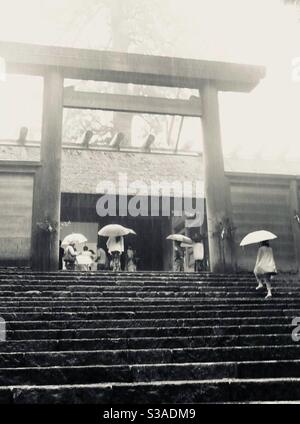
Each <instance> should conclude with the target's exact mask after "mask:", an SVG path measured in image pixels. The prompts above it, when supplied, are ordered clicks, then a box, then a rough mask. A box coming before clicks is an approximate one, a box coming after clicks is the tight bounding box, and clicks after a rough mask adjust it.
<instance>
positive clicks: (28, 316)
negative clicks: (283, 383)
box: [1, 312, 294, 328]
mask: <svg viewBox="0 0 300 424" xmlns="http://www.w3.org/2000/svg"><path fill="white" fill-rule="evenodd" d="M195 315H197V313H196V312H195ZM195 315H193V316H192V317H191V318H185V317H180V316H179V317H175V318H153V319H151V318H149V317H148V319H146V318H140V319H138V318H137V317H136V316H135V314H134V313H131V314H130V317H126V318H118V319H116V318H112V319H109V318H104V315H103V314H102V313H101V312H87V313H84V312H75V313H72V312H70V313H59V312H57V313H40V312H37V313H31V312H29V313H18V314H11V313H3V314H2V315H1V316H2V318H4V319H5V320H6V321H7V322H10V321H15V322H16V318H17V321H18V322H20V323H21V322H25V321H31V322H32V325H38V324H36V322H41V323H44V324H45V325H47V323H50V322H55V321H62V322H64V321H80V320H93V321H94V320H101V323H102V327H103V328H105V327H116V326H118V327H126V326H128V327H132V326H139V327H142V326H144V327H147V326H155V327H156V326H164V327H166V326H179V327H182V326H184V327H189V326H194V325H199V324H202V325H204V324H205V325H213V326H216V327H217V326H219V325H222V324H223V325H225V324H226V325H241V324H244V325H245V324H265V322H266V321H268V324H290V323H291V320H292V317H294V314H292V315H291V316H287V315H285V316H284V315H281V316H276V314H274V315H273V314H272V315H271V316H270V315H269V316H268V315H267V317H265V316H257V317H256V316H254V314H251V315H252V316H248V315H247V316H245V317H241V316H237V317H231V316H230V317H219V316H216V314H215V315H214V316H213V317H204V316H201V314H200V315H199V317H196V316H195Z"/></svg>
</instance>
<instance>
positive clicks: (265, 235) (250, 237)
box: [240, 230, 277, 246]
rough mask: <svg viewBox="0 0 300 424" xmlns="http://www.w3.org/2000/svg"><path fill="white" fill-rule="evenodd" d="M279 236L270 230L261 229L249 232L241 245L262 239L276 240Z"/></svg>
mask: <svg viewBox="0 0 300 424" xmlns="http://www.w3.org/2000/svg"><path fill="white" fill-rule="evenodd" d="M276 238H277V236H276V235H275V234H273V233H271V232H270V231H266V230H259V231H253V232H252V233H249V234H247V235H246V236H245V237H244V238H243V240H242V241H241V243H240V246H247V245H248V244H255V243H260V242H261V241H267V240H274V239H276Z"/></svg>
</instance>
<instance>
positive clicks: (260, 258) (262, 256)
mask: <svg viewBox="0 0 300 424" xmlns="http://www.w3.org/2000/svg"><path fill="white" fill-rule="evenodd" d="M276 274H277V269H276V264H275V260H274V255H273V250H272V248H271V247H270V244H269V242H268V241H263V242H261V243H260V247H259V249H258V252H257V259H256V264H255V267H254V275H255V278H256V280H257V282H258V286H257V287H256V290H259V289H262V288H263V287H264V283H265V284H266V287H267V295H266V297H265V298H266V299H269V298H271V297H272V287H271V278H272V276H273V275H276Z"/></svg>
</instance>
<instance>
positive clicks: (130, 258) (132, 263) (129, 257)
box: [125, 246, 137, 272]
mask: <svg viewBox="0 0 300 424" xmlns="http://www.w3.org/2000/svg"><path fill="white" fill-rule="evenodd" d="M125 269H126V271H128V272H136V269H137V266H136V253H135V251H134V250H133V248H132V247H131V246H128V248H127V251H126V265H125Z"/></svg>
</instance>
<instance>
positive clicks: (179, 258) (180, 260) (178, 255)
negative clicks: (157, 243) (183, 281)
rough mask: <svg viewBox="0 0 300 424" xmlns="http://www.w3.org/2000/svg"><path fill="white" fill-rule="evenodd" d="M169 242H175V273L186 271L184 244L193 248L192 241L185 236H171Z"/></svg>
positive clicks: (168, 238)
mask: <svg viewBox="0 0 300 424" xmlns="http://www.w3.org/2000/svg"><path fill="white" fill-rule="evenodd" d="M167 240H172V241H174V259H173V268H174V271H175V272H183V271H184V248H183V246H182V243H184V244H186V245H189V246H191V247H192V243H193V241H192V239H191V238H189V237H186V236H184V235H183V234H170V235H169V236H168V237H167Z"/></svg>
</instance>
